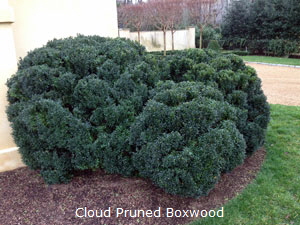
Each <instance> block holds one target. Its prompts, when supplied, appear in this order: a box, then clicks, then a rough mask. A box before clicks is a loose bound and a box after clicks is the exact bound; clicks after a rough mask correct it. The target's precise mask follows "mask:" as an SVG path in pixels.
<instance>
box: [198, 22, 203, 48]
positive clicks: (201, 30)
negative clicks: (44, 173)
mask: <svg viewBox="0 0 300 225" xmlns="http://www.w3.org/2000/svg"><path fill="white" fill-rule="evenodd" d="M199 28H200V29H199V30H200V38H199V48H200V49H202V38H203V26H202V25H200V27H199Z"/></svg>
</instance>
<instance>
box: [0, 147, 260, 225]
mask: <svg viewBox="0 0 300 225" xmlns="http://www.w3.org/2000/svg"><path fill="white" fill-rule="evenodd" d="M265 155H266V151H265V150H264V149H263V148H262V149H260V150H258V151H257V152H255V153H254V154H253V155H252V156H251V157H249V158H247V159H246V160H245V162H244V163H243V164H242V165H240V166H238V167H237V168H236V169H234V170H233V171H232V172H231V173H227V174H223V175H222V177H221V180H220V182H219V183H218V184H217V185H216V187H215V188H214V189H213V190H212V191H211V192H210V193H209V195H208V196H204V197H201V198H199V199H193V198H183V197H178V196H174V195H170V194H166V193H165V192H164V191H162V190H161V189H160V188H157V187H156V186H154V185H153V184H152V183H151V182H150V181H149V180H147V179H142V178H132V177H131V178H126V177H122V176H120V175H115V174H107V173H105V172H104V171H103V170H97V171H85V172H82V173H78V174H77V176H76V177H75V178H74V179H73V180H72V181H71V182H70V183H69V184H57V185H50V186H49V185H46V184H45V183H44V182H43V179H42V178H41V177H40V176H39V174H38V173H37V172H36V171H31V170H29V169H28V168H27V167H24V168H20V169H16V170H13V171H7V172H3V173H0V224H1V225H10V224H12V225H16V224H21V225H23V224H33V225H39V224H47V225H50V224H51V225H56V224H57V225H60V224H62V225H68V224H70V225H71V224H72V225H75V224H92V225H94V224H107V225H116V224H124V225H130V224H149V225H150V224H151V225H154V224H159V225H169V224H170V225H176V224H186V223H189V222H191V221H192V220H194V219H199V218H201V215H199V217H198V218H195V217H186V215H185V212H187V211H186V210H196V211H197V210H200V211H201V210H207V211H208V210H211V209H216V208H218V207H221V206H222V205H223V204H224V203H226V202H227V201H228V200H230V199H232V198H233V197H234V196H236V195H237V194H238V193H240V192H241V191H242V190H243V189H244V188H245V187H246V186H247V185H248V184H249V183H250V182H251V181H252V180H253V179H254V178H255V176H256V174H257V172H258V171H259V169H260V167H261V165H262V163H263V161H264V158H265ZM167 208H172V209H174V210H180V211H177V216H180V217H176V216H171V214H169V216H171V217H167V214H166V212H167V211H166V210H167ZM220 209H221V208H219V209H217V210H220ZM88 210H90V211H88ZM101 210H102V211H101ZM104 210H106V211H104ZM121 210H124V211H123V213H122V211H121ZM125 210H131V213H132V215H133V216H134V212H137V210H144V211H139V217H130V215H129V211H127V214H126V216H125V214H124V212H125ZM134 210H136V211H134ZM147 210H152V211H148V214H146V211H147ZM169 210H171V209H169ZM183 210H184V212H183ZM76 212H77V216H76ZM85 212H86V217H85ZM101 212H102V213H103V214H102V215H101ZM104 212H105V213H104ZM117 212H119V213H120V214H119V215H118V216H117ZM143 212H144V213H145V214H143ZM151 212H152V214H151ZM169 212H171V211H169ZM173 212H174V211H173ZM153 213H154V214H153ZM180 214H181V215H180ZM136 215H138V214H136ZM146 215H148V216H151V215H152V217H146ZM154 215H156V216H157V217H155V216H154ZM203 215H205V214H203ZM219 215H221V214H219ZM78 216H80V217H78ZM88 216H93V217H88ZM96 216H102V217H96ZM105 216H107V217H105ZM143 216H144V217H143ZM183 216H184V217H183ZM223 216H224V217H226V211H223Z"/></svg>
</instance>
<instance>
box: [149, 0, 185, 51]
mask: <svg viewBox="0 0 300 225" xmlns="http://www.w3.org/2000/svg"><path fill="white" fill-rule="evenodd" d="M181 2H182V1H180V0H149V1H148V3H147V4H146V6H147V15H148V16H147V18H148V21H149V23H151V24H152V25H153V26H154V27H155V28H156V29H158V30H161V31H162V32H163V38H164V55H166V52H167V51H166V48H167V47H166V45H167V44H166V34H167V30H169V29H170V30H171V31H172V49H174V36H173V35H174V32H175V28H176V27H177V24H178V23H179V22H180V21H181V19H182V16H181V15H182V8H181Z"/></svg>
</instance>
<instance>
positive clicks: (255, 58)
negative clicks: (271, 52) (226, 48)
mask: <svg viewBox="0 0 300 225" xmlns="http://www.w3.org/2000/svg"><path fill="white" fill-rule="evenodd" d="M241 57H242V58H243V60H244V61H249V62H263V63H274V64H285V65H294V66H300V59H290V58H279V57H270V56H255V55H249V56H241Z"/></svg>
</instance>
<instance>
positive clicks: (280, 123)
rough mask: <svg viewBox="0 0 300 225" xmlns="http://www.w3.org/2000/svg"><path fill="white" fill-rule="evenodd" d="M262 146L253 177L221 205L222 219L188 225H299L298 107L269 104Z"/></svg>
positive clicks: (299, 157) (211, 219)
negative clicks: (262, 159) (261, 157)
mask: <svg viewBox="0 0 300 225" xmlns="http://www.w3.org/2000/svg"><path fill="white" fill-rule="evenodd" d="M265 147H266V149H267V156H266V160H265V162H264V164H263V167H262V169H261V171H260V172H259V174H258V176H257V178H256V179H255V180H254V181H253V183H252V184H250V185H249V186H248V187H247V188H246V189H245V190H244V191H243V192H242V193H241V194H239V195H238V196H237V197H236V198H234V199H232V200H231V201H229V202H228V203H227V204H225V206H224V217H223V218H217V217H215V218H205V219H200V220H197V221H195V222H194V223H192V225H202V224H213V225H222V224H224V225H243V224H245V225H248V224H251V225H256V224H257V225H264V224H266V225H287V224H291V225H292V224H294V225H296V224H300V107H296V106H282V105H271V122H270V124H269V127H268V132H267V138H266V143H265Z"/></svg>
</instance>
